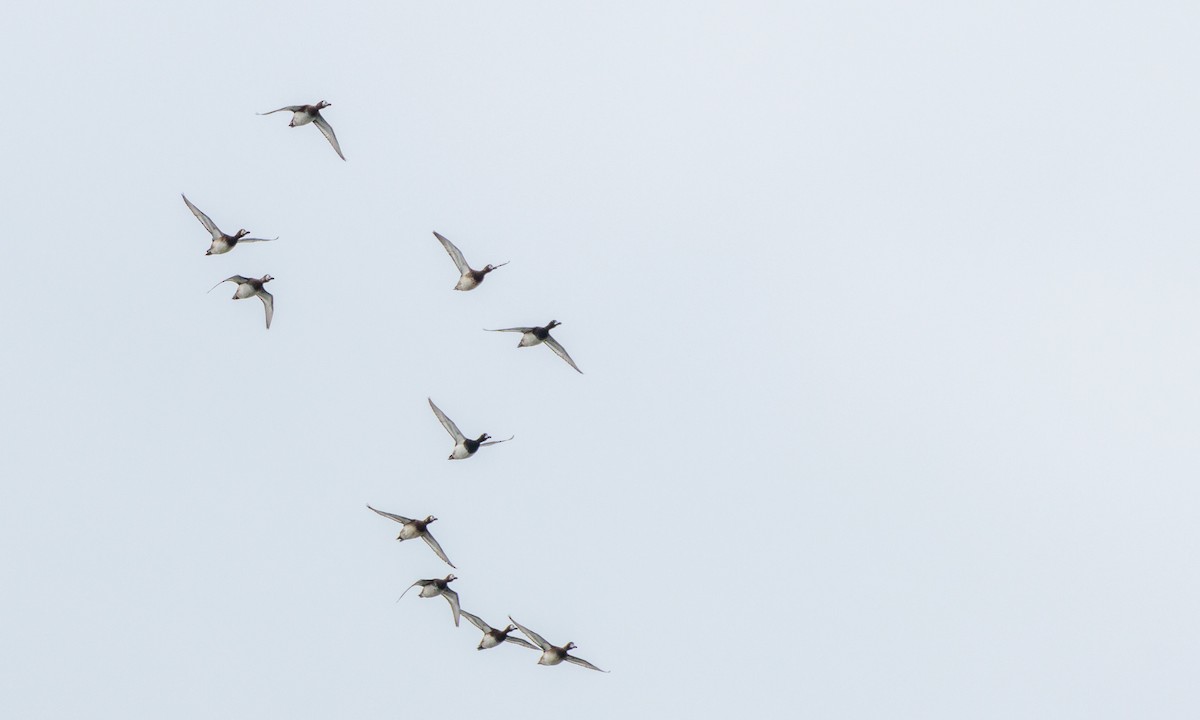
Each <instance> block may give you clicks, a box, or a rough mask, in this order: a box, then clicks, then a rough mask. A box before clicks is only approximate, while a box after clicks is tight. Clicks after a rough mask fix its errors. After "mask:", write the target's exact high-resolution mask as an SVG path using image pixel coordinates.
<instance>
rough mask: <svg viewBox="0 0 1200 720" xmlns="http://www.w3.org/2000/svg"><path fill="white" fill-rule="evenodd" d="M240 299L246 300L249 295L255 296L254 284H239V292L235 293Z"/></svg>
mask: <svg viewBox="0 0 1200 720" xmlns="http://www.w3.org/2000/svg"><path fill="white" fill-rule="evenodd" d="M233 296H234V297H235V298H237V299H238V300H245V299H246V298H248V297H254V286H253V285H251V284H250V283H242V284H241V285H238V289H237V292H235V293H234V294H233Z"/></svg>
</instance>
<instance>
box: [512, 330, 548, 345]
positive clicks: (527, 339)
mask: <svg viewBox="0 0 1200 720" xmlns="http://www.w3.org/2000/svg"><path fill="white" fill-rule="evenodd" d="M541 342H542V341H541V340H540V339H538V336H537V335H534V334H533V333H525V334H524V335H522V336H521V342H519V343H517V347H533V346H534V345H538V344H540V343H541Z"/></svg>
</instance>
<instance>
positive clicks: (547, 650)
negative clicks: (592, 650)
mask: <svg viewBox="0 0 1200 720" xmlns="http://www.w3.org/2000/svg"><path fill="white" fill-rule="evenodd" d="M508 619H509V620H512V623H513V625H516V626H517V629H518V630H520V631H521V632H523V633H525V636H526V637H528V638H529V639H530V640H532V641H534V642H535V643H536V644H537V646H538V647H540V648H541V649H542V656H541V657H540V658H538V665H557V664H559V663H561V662H562V661H563V660H566V661H567V662H569V663H573V664H575V665H579V666H580V667H585V668H588V669H589V670H597V671H599V672H608V671H607V670H600V668H598V667H596V666H595V665H593V664H591V663H590V662H588V661H587V660H584V659H583V658H577V657H575V656H574V655H568V654H567V651H568V650H574V649H575V648H576V647H578V646H577V645H576V644H575V643H573V642H568V643H567V644H566V645H563V646H562V647H557V646H555V645H551V644H550V643H548V642H546V639H545V638H543V637H542V636H541V635H538V634H537V633H535V632H534V631H532V630H530V629H529V628H527V627H525V626H524V625H522V624H521V623H519V622H517V621H516V620H513V619H512V615H509V616H508Z"/></svg>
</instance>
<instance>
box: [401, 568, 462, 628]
mask: <svg viewBox="0 0 1200 720" xmlns="http://www.w3.org/2000/svg"><path fill="white" fill-rule="evenodd" d="M457 579H458V578H456V577H454V576H453V575H447V576H446V577H445V578H441V579H439V578H431V579H429V580H418V581H416V582H415V583H413V584H412V585H409V586H408V588H407V589H406V590H405V591H404V592H402V593H400V597H398V598H396V602H400V600H401V599H402V598H403V597H404V596H405V595H407V594H408V591H409V590H412V589H413V588H415V587H418V586H420V588H421V597H423V598H432V597H437V596H438V595H441V596H442V597H444V598H446V602H448V603H450V612H451V613H453V614H454V627H458V615H459V613H460V612H461V611H460V610H459V609H458V593H456V592H454V591H453V590H451V589H450V583H452V582H454V581H455V580H457Z"/></svg>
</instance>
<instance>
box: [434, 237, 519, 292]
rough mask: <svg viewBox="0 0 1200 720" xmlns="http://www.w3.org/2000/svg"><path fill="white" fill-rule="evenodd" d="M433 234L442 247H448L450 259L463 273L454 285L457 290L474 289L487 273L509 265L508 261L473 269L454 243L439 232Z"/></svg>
mask: <svg viewBox="0 0 1200 720" xmlns="http://www.w3.org/2000/svg"><path fill="white" fill-rule="evenodd" d="M433 236H434V237H435V238H437V239H438V241H439V242H441V243H442V247H444V248H446V252H447V253H449V254H450V259H451V260H453V261H454V266H455V267H457V268H458V271H459V272H460V273H462V277H460V278H459V279H458V284H457V285H455V286H454V289H455V290H474V289H475V288H477V287H479V284H480V283H482V282H483V278H484V276H485V275H487V274H488V273H490V272H491V271H493V270H495V269H496V268H498V267H503V266H505V265H507V264H508V263H507V262H502V263H500V264H499V265H486V266H484V268H483V269H482V270H472V269H471V266H470V265H468V264H467V261H466V259H465V258H464V257H463V254H462V252H461V251H460V250H459V249H458V248H456V247H455V246H454V243H452V242H450V241H449V240H447V239H446V237H445V236H444V235H442V234H441V233H439V232H434V233H433Z"/></svg>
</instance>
